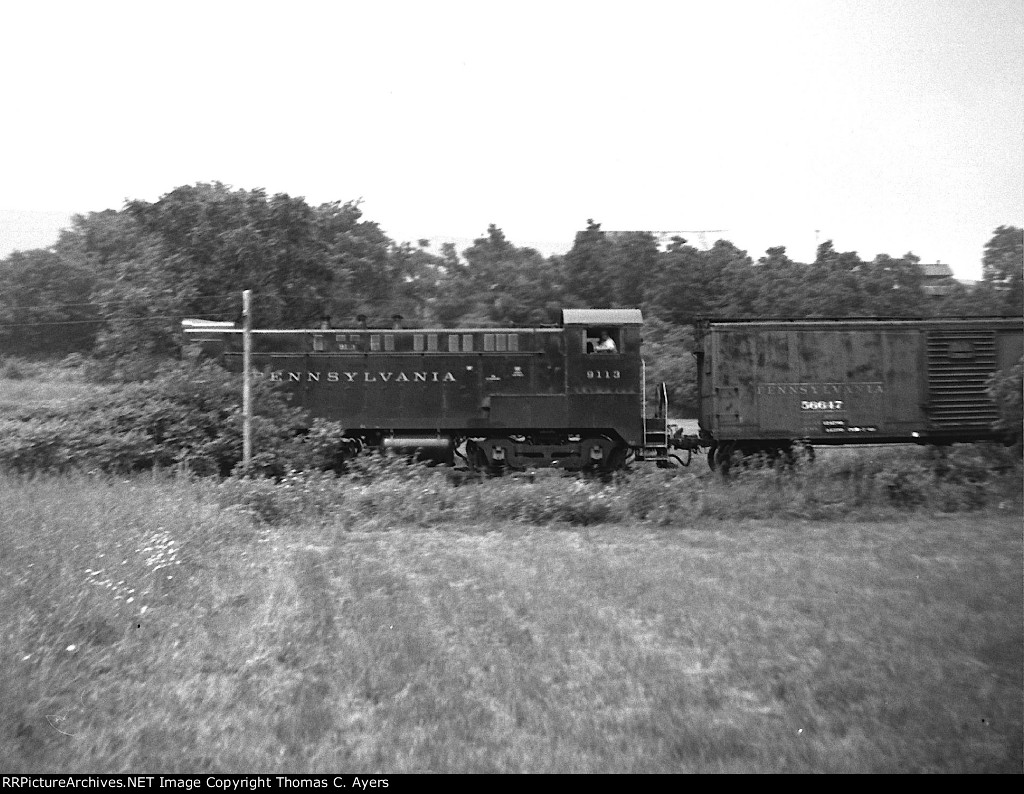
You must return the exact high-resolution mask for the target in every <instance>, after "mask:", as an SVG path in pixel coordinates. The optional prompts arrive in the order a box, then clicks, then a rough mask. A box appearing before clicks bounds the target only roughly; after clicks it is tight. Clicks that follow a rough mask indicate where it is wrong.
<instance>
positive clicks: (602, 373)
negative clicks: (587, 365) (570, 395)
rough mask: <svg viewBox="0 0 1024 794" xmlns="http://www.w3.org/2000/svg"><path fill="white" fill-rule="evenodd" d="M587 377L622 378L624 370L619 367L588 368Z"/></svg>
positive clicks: (591, 378) (602, 378)
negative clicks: (618, 368)
mask: <svg viewBox="0 0 1024 794" xmlns="http://www.w3.org/2000/svg"><path fill="white" fill-rule="evenodd" d="M587 377H588V378H589V379H590V380H594V379H595V378H597V379H601V380H612V379H616V378H621V377H622V372H621V371H620V370H617V369H588V370H587Z"/></svg>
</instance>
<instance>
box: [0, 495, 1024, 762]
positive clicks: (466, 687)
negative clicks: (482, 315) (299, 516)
mask: <svg viewBox="0 0 1024 794" xmlns="http://www.w3.org/2000/svg"><path fill="white" fill-rule="evenodd" d="M752 482H753V483H754V484H756V483H757V482H758V481H757V480H754V481H752ZM679 484H680V485H682V484H684V483H683V482H682V481H681V482H680V483H679ZM348 487H352V488H354V487H355V486H348ZM526 487H530V486H529V485H528V484H527V483H519V482H513V481H509V482H505V483H503V484H502V485H501V490H502V491H504V492H506V497H505V498H511V496H508V492H513V491H514V490H515V489H517V488H526ZM744 487H746V486H744V485H743V483H742V482H741V483H740V485H739V488H740V491H739V492H740V493H744V494H745V496H744V498H747V496H748V495H746V492H745V491H743V490H742V489H743V488H744ZM474 489H477V490H476V491H475V492H474ZM408 493H411V492H407V491H402V490H401V488H394V489H393V494H394V496H393V498H396V499H401V498H404V497H405V496H407V495H408ZM485 493H488V492H487V490H486V489H481V488H479V487H478V486H464V487H462V488H458V489H452V490H451V492H450V493H448V492H446V493H445V494H443V495H441V496H442V497H443V498H444V499H455V500H470V502H471V503H472V504H475V505H476V508H477V514H476V516H475V517H472V516H469V517H467V516H466V515H464V514H463V513H460V514H459V515H460V516H462V517H461V518H460V520H459V521H458V523H457V524H454V525H452V524H441V525H437V524H433V523H432V522H431V521H422V520H415V515H416V511H415V510H414V511H413V512H412V513H411V514H410V513H409V512H408V511H404V512H403V507H402V506H401V505H399V504H396V505H395V507H394V509H393V510H392V511H387V510H383V509H378V510H377V511H376V512H375V513H374V514H373V515H374V517H373V518H370V519H365V518H361V517H360V516H358V515H353V514H352V513H351V512H346V513H345V517H344V519H339V520H338V521H334V520H332V519H331V518H330V516H327V517H326V518H323V519H321V520H317V521H315V522H312V521H311V522H307V523H304V524H302V525H294V524H292V523H288V522H285V523H284V524H279V525H266V524H256V523H254V522H253V519H252V518H251V517H250V515H249V514H248V513H246V512H244V511H242V510H239V509H237V508H228V509H222V508H220V507H218V505H219V504H223V499H222V493H221V491H220V490H218V488H217V487H215V486H214V485H211V484H208V483H200V482H194V481H188V480H174V479H169V478H160V477H155V478H143V479H135V480H131V481H119V480H97V479H87V478H64V479H41V478H40V479H35V480H25V479H13V478H8V479H5V480H3V482H2V483H0V615H2V618H0V663H2V665H3V669H4V670H5V671H6V675H5V676H4V678H3V679H2V681H0V711H2V712H3V713H4V715H5V720H4V724H3V726H2V727H0V768H3V769H4V770H7V771H11V772H31V771H39V772H42V771H68V770H74V771H82V772H85V771H92V772H117V771H162V772H172V771H182V772H185V771H188V772H195V771H204V770H213V771H222V772H254V771H268V772H269V771H291V772H312V771H339V770H352V769H360V770H372V771H381V772H428V771H436V772H629V771H636V772H854V771H856V772H982V771H1003V772H1020V771H1022V753H1021V747H1022V726H1021V709H1020V704H1021V699H1022V669H1024V663H1022V642H1024V641H1022V633H1021V627H1022V624H1024V616H1022V601H1021V592H1020V582H1021V578H1022V565H1024V563H1022V540H1021V530H1020V527H1021V514H1020V510H1019V500H1018V501H1017V502H1016V503H1014V504H1013V505H1012V507H1011V508H1010V509H1002V510H1000V509H996V508H989V509H986V510H984V511H981V512H974V513H971V514H952V515H938V514H936V515H932V514H931V513H930V512H925V511H918V512H916V513H908V514H906V515H905V516H904V517H903V518H902V519H894V518H893V517H892V516H889V517H886V518H885V519H884V520H879V521H872V522H863V521H861V522H857V521H818V520H799V519H793V520H781V519H775V520H747V519H741V518H736V519H729V520H713V519H709V518H703V517H701V518H696V519H691V518H688V517H687V513H686V512H685V511H680V512H678V513H675V514H673V515H672V516H671V517H666V516H664V515H662V516H661V517H660V518H659V522H658V523H655V522H639V521H634V522H631V523H621V522H616V523H607V524H602V525H598V526H590V527H578V528H574V527H571V526H568V525H566V524H561V523H557V522H556V523H546V524H545V525H544V526H537V525H532V524H531V523H530V522H529V521H527V520H525V519H520V520H517V521H513V522H509V521H499V520H495V519H494V518H493V517H492V513H491V511H490V510H489V508H488V501H487V498H484V497H483V496H481V495H480V494H485ZM474 494H475V495H474ZM360 498H364V497H360ZM375 498H376V497H375ZM431 498H432V499H437V498H439V497H438V495H437V494H434V495H433V496H432V497H431ZM716 498H718V497H716ZM355 504H364V505H366V504H369V503H368V502H358V501H356V502H355ZM967 516H969V518H968V517H967ZM168 577H171V578H168ZM129 598H130V599H132V600H131V602H129V600H128V599H129Z"/></svg>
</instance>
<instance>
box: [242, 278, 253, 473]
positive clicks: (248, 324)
mask: <svg viewBox="0 0 1024 794" xmlns="http://www.w3.org/2000/svg"><path fill="white" fill-rule="evenodd" d="M251 298H252V290H248V289H247V290H243V291H242V466H243V467H244V468H245V469H246V470H248V469H249V465H250V464H251V463H252V372H251V368H252V311H251V309H252V301H251Z"/></svg>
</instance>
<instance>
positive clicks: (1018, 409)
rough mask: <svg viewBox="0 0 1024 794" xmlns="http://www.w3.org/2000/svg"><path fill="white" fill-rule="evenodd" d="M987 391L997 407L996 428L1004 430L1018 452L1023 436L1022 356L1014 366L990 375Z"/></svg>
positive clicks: (1023, 375) (1023, 378)
mask: <svg viewBox="0 0 1024 794" xmlns="http://www.w3.org/2000/svg"><path fill="white" fill-rule="evenodd" d="M988 393H989V396H990V397H991V398H992V400H993V401H994V402H995V404H996V407H997V408H998V409H999V420H998V421H997V422H996V425H995V426H996V429H997V430H1003V431H1005V432H1006V433H1007V434H1008V436H1009V437H1010V439H1011V440H1012V441H1013V442H1014V446H1015V447H1016V449H1017V452H1018V453H1020V451H1021V449H1022V438H1024V358H1022V359H1021V360H1020V362H1019V363H1018V364H1017V365H1016V366H1014V367H1011V368H1010V369H1008V370H1004V371H1001V372H997V373H995V374H994V375H992V377H991V378H989V380H988Z"/></svg>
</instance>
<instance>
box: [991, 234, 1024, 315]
mask: <svg viewBox="0 0 1024 794" xmlns="http://www.w3.org/2000/svg"><path fill="white" fill-rule="evenodd" d="M981 273H982V278H983V279H984V280H985V281H986V282H988V283H990V284H992V285H994V286H995V287H996V288H997V289H999V290H1000V291H1002V292H1004V300H1003V302H1002V303H1003V306H1002V307H1001V308H1002V310H1003V311H1005V312H1007V313H1009V314H1020V312H1021V306H1022V303H1024V229H1018V228H1017V227H1016V226H999V227H997V228H996V230H995V231H994V232H993V233H992V239H990V240H989V241H988V242H987V243H985V253H984V255H983V256H982V260H981Z"/></svg>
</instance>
